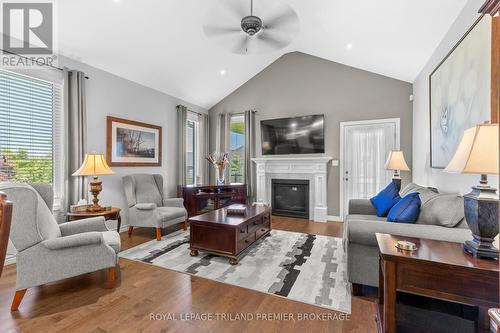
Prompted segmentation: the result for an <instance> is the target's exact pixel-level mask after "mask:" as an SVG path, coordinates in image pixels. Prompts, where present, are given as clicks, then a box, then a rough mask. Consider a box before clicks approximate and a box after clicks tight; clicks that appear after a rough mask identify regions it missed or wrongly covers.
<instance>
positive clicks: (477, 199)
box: [464, 183, 498, 259]
mask: <svg viewBox="0 0 500 333" xmlns="http://www.w3.org/2000/svg"><path fill="white" fill-rule="evenodd" d="M464 213H465V220H466V222H467V225H468V226H469V229H470V230H471V231H472V236H473V239H472V240H469V241H466V242H465V243H464V250H465V251H467V252H468V253H470V254H472V255H473V256H474V257H479V258H489V259H498V249H496V248H495V247H494V246H493V241H494V239H495V237H496V236H497V235H498V195H497V191H496V189H494V188H491V187H488V186H487V184H483V183H481V185H480V186H474V187H473V188H472V192H470V193H468V194H466V195H464Z"/></svg>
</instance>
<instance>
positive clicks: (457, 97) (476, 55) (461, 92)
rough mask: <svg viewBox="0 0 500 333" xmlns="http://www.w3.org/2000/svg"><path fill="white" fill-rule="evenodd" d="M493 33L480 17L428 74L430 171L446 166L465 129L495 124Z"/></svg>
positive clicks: (486, 20) (489, 20)
mask: <svg viewBox="0 0 500 333" xmlns="http://www.w3.org/2000/svg"><path fill="white" fill-rule="evenodd" d="M492 31H493V30H492V18H491V17H490V16H486V15H485V16H481V17H480V18H479V19H478V20H476V21H475V22H474V24H473V25H472V26H471V28H470V29H469V30H468V31H467V32H466V33H465V34H464V35H463V36H462V38H460V40H459V41H458V42H457V43H456V44H455V46H454V47H453V48H452V49H451V50H450V52H448V54H447V55H446V56H445V57H444V58H443V60H442V61H441V62H440V63H439V64H438V65H437V66H436V68H435V69H434V70H433V71H432V73H431V74H430V75H429V129H430V167H431V168H434V169H444V168H445V167H446V165H447V164H448V163H449V161H450V160H451V158H452V157H453V155H454V154H455V151H456V149H457V147H458V145H459V143H460V140H461V139H462V136H463V133H464V131H465V130H466V129H468V128H470V127H473V126H475V125H477V124H480V123H484V122H486V121H492V110H491V97H492V95H491V94H492V91H491V85H492V84H491V83H492V80H491V68H492V67H491V66H492V62H493V58H492V51H491V50H492V47H493V45H492V38H493V36H492Z"/></svg>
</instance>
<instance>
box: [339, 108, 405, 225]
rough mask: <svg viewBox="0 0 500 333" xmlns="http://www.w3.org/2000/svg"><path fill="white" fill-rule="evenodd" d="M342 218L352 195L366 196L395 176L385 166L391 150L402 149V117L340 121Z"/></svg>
mask: <svg viewBox="0 0 500 333" xmlns="http://www.w3.org/2000/svg"><path fill="white" fill-rule="evenodd" d="M340 136H341V138H340V144H341V146H340V152H341V153H340V172H341V174H340V177H341V179H340V197H341V212H340V214H341V215H340V216H341V218H344V217H345V215H347V214H348V204H349V200H350V199H367V198H371V197H372V196H374V195H375V194H377V193H378V192H379V191H380V190H381V189H383V188H384V187H385V186H387V184H389V182H390V181H391V178H392V172H391V171H387V170H385V168H384V165H385V162H386V160H387V156H388V155H389V152H390V151H391V150H393V149H399V118H395V119H380V120H367V121H355V122H343V123H340Z"/></svg>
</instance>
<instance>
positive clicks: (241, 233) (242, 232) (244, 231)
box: [236, 225, 248, 240]
mask: <svg viewBox="0 0 500 333" xmlns="http://www.w3.org/2000/svg"><path fill="white" fill-rule="evenodd" d="M236 232H237V233H238V240H242V239H245V238H247V237H248V226H246V225H244V226H241V227H239V228H238V229H237V231H236Z"/></svg>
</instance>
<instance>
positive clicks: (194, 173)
mask: <svg viewBox="0 0 500 333" xmlns="http://www.w3.org/2000/svg"><path fill="white" fill-rule="evenodd" d="M198 138H199V122H198V115H197V114H195V113H193V112H189V113H188V119H187V122H186V184H187V185H195V184H197V183H199V175H200V172H199V170H200V165H199V160H200V158H199V149H198V147H199V144H198Z"/></svg>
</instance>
